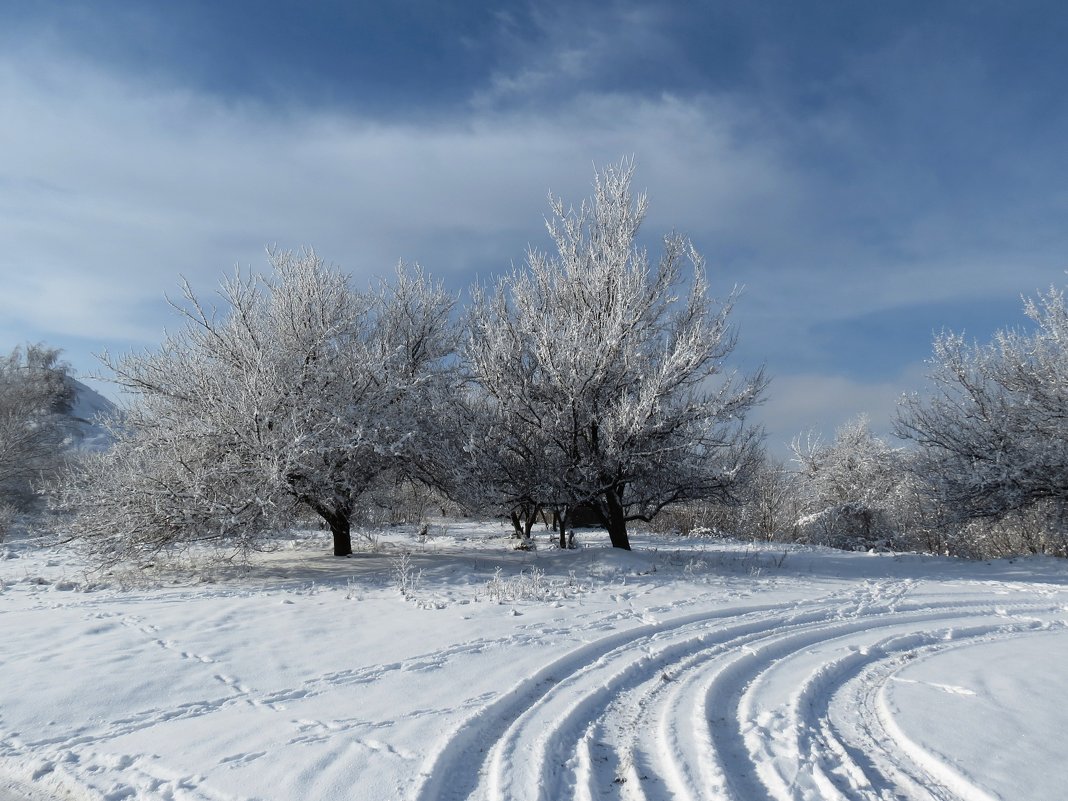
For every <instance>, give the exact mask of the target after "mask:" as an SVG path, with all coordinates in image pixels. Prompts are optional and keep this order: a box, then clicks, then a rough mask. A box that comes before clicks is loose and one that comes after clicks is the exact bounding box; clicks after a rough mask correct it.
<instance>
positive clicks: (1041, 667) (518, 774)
mask: <svg viewBox="0 0 1068 801" xmlns="http://www.w3.org/2000/svg"><path fill="white" fill-rule="evenodd" d="M416 530H417V529H416V528H415V527H413V528H412V529H410V530H409V529H403V528H398V529H392V530H388V531H385V532H380V533H378V534H376V539H375V542H374V543H373V544H372V543H371V542H366V543H364V545H363V548H362V550H361V551H360V552H359V553H357V554H355V555H354V556H353V558H351V559H337V558H335V557H332V556H330V555H329V550H330V542H329V536H328V535H326V534H321V533H319V532H302V533H299V534H294V535H293V536H292V538H291V539H287V540H283V541H279V542H278V543H277V545H278V547H277V549H276V550H274V551H272V552H270V553H264V554H259V555H257V556H256V557H255V558H254V559H253V560H252V564H251V565H250V566H248V567H242V566H239V565H216V566H213V567H212V566H208V567H205V568H204V572H205V578H204V579H201V580H197V579H192V578H189V577H184V578H174V577H173V576H174V574H172V573H159V572H157V571H155V570H153V569H145V570H141V571H133V570H129V571H126V572H123V571H118V572H115V573H113V574H111V575H107V576H101V575H96V574H92V573H90V572H87V571H86V570H85V567H84V565H83V564H82V562H81V560H80V557H79V555H78V554H77V553H76V552H75V551H74V550H71V549H70V548H57V547H44V546H42V545H41V544H40V543H37V542H34V541H32V540H30V539H18V540H14V541H8V542H7V543H4V544H0V676H2V677H3V680H2V681H0V801H8V799H9V798H19V799H29V801H37V799H47V798H72V799H105V800H106V801H119V799H126V798H138V799H142V798H143V799H168V800H170V801H179V800H181V799H212V800H213V801H216V800H218V799H235V800H237V799H295V798H315V799H341V798H345V799H351V798H355V799H376V801H377V799H394V798H395V799H422V800H424V801H429V799H460V798H469V797H474V798H479V799H563V798H579V799H583V798H584V799H599V798H645V799H647V800H648V801H662V800H663V799H674V798H685V799H705V798H708V799H712V798H736V799H766V798H771V799H776V800H778V799H833V798H850V799H853V798H858V799H883V798H889V797H895V798H897V797H903V798H932V797H933V798H939V799H947V798H961V799H986V798H1000V799H1012V798H1028V799H1053V798H1060V797H1063V787H1062V784H1063V783H1062V774H1063V771H1062V764H1063V762H1062V759H1061V756H1060V755H1059V754H1058V753H1056V750H1057V744H1058V742H1059V741H1060V739H1061V738H1062V736H1063V732H1065V731H1068V711H1066V709H1065V705H1064V704H1063V702H1062V700H1061V699H1063V697H1064V694H1065V691H1066V689H1068V676H1066V675H1065V674H1064V671H1063V670H1062V669H1058V666H1063V665H1064V664H1065V663H1066V660H1068V630H1066V622H1068V564H1066V563H1065V562H1063V561H1058V560H1053V559H1038V558H1036V559H1027V560H1013V561H1001V562H990V563H986V562H965V561H961V560H950V559H941V558H935V557H926V556H915V555H897V556H895V555H889V554H865V553H844V552H838V551H830V550H826V549H818V548H804V547H787V548H786V549H785V550H784V549H783V547H782V546H771V545H753V544H744V543H734V542H722V541H710V540H702V539H687V538H665V537H661V536H653V535H645V534H637V535H635V536H634V537H633V541H634V544H635V546H636V550H635V551H633V552H629V553H627V552H621V551H616V550H613V549H610V548H607V547H606V542H605V539H604V537H603V536H602V535H601V534H599V533H597V532H580V534H579V540H580V543H581V544H582V546H583V547H582V548H581V549H580V550H578V551H559V550H550V549H548V548H547V547H546V546H545V542H546V536H545V534H539V540H540V544H541V549H540V550H538V551H534V552H531V553H524V552H518V551H513V550H511V548H510V544H509V541H508V539H507V530H506V528H505V527H503V526H501V525H498V524H494V523H482V524H476V523H460V522H455V521H438V522H437V523H436V524H435V525H433V526H432V527H431V536H430V537H429V538H427V540H426V541H425V542H423V541H421V540H420V538H419V537H418V536H417V535H416V533H415V531H416ZM405 552H407V553H408V554H409V557H408V559H407V560H406V561H402V560H401V559H400V558H399V557H400V556H401V554H402V553H405ZM135 573H136V575H135ZM402 584H403V585H404V586H405V587H406V588H407V589H406V592H404V593H402V592H401V590H400V589H399V586H400V585H402Z"/></svg>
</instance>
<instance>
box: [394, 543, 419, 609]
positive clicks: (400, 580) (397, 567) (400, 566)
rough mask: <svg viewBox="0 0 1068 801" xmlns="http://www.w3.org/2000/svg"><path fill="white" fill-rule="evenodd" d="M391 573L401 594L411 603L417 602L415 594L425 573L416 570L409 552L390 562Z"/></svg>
mask: <svg viewBox="0 0 1068 801" xmlns="http://www.w3.org/2000/svg"><path fill="white" fill-rule="evenodd" d="M389 573H390V577H391V578H392V579H393V586H394V587H396V588H397V589H398V590H399V591H400V594H401V595H403V596H404V597H405V598H406V599H407V600H409V601H412V600H415V593H416V590H418V588H419V582H420V580H421V579H422V578H423V571H422V570H416V569H415V566H414V565H413V564H412V558H411V556H409V555H408V553H407V552H405V553H402V554H401V555H400V556H398V557H396V558H395V559H392V560H391V561H390V569H389Z"/></svg>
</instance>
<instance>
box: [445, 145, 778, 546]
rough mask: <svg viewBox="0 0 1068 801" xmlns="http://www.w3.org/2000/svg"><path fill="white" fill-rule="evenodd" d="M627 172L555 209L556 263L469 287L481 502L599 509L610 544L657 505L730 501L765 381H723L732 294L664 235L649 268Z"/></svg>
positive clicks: (538, 262) (533, 260)
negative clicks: (748, 419) (723, 294)
mask: <svg viewBox="0 0 1068 801" xmlns="http://www.w3.org/2000/svg"><path fill="white" fill-rule="evenodd" d="M632 172H633V167H632V166H631V165H630V164H627V163H624V164H622V165H621V166H620V167H619V168H618V169H608V170H605V171H604V172H602V173H600V174H599V175H598V176H597V178H596V182H595V195H594V198H593V201H592V203H583V205H582V207H581V208H580V209H578V210H573V209H571V210H565V209H564V206H563V203H562V202H561V201H559V200H555V199H553V200H552V201H551V207H552V213H553V219H552V221H551V222H549V224H548V227H549V232H550V234H551V236H552V239H553V242H554V243H555V246H556V251H557V252H556V254H555V255H552V256H550V255H546V254H543V253H538V252H534V251H531V252H529V253H528V257H527V266H526V269H525V270H518V271H516V272H514V273H512V274H511V275H509V276H507V277H505V278H503V279H502V280H500V281H499V282H498V284H497V286H496V287H495V288H494V289H493V290H491V291H476V293H475V297H474V300H473V304H472V308H471V312H470V321H469V324H470V335H469V339H468V341H467V346H466V350H465V356H466V359H467V363H468V365H469V368H470V370H471V372H472V375H473V377H474V379H475V381H476V382H477V385H478V387H479V393H478V394H477V395H476V397H475V398H474V404H475V406H476V407H477V409H478V411H479V414H480V416H481V420H482V423H481V425H480V426H479V430H480V431H481V432H482V433H481V435H480V436H481V437H482V438H483V441H485V442H487V443H489V444H488V446H487V447H480V448H478V449H477V452H478V453H480V454H483V455H485V456H487V457H488V461H486V460H485V459H482V460H480V459H478V458H475V459H474V460H473V461H474V462H475V464H476V469H480V471H481V478H482V481H483V484H482V486H483V487H484V488H485V491H486V493H488V494H491V495H495V497H496V500H497V501H498V502H500V503H502V504H503V505H506V506H508V505H511V506H512V507H513V508H524V509H526V510H527V511H530V510H531V509H537V508H543V509H552V510H554V511H556V512H557V513H558V514H562V515H563V516H565V517H566V513H567V511H568V510H569V509H574V508H575V507H577V506H579V505H584V506H589V507H590V508H592V510H593V511H594V513H595V514H596V516H597V517H598V518H599V519H600V521H601V523H602V524H603V525H604V527H605V528H606V529H607V530H608V532H609V535H610V537H611V540H612V544H613V545H615V546H616V547H620V548H628V547H629V541H628V537H627V523H628V522H630V521H633V520H646V521H647V520H650V519H651V518H652V517H653V516H654V515H656V514H657V513H658V512H659V511H660V510H661V509H662V508H664V507H665V506H667V505H669V504H672V503H678V502H684V501H689V500H694V499H701V498H719V499H723V500H729V499H730V498H731V497H732V496H733V493H734V490H735V488H736V487H737V486H738V485H739V484H740V483H741V482H743V481H744V480H745V478H746V477H747V475H748V473H749V472H750V470H751V469H752V467H753V465H754V460H755V457H756V455H757V453H758V439H759V437H758V434H757V433H756V432H755V431H754V430H753V429H752V428H749V427H746V426H745V425H744V422H743V420H744V416H745V414H746V412H747V411H748V410H749V409H750V408H751V407H752V406H753V405H754V404H755V403H756V402H757V401H758V398H759V395H760V392H761V390H762V389H763V387H764V384H765V381H764V378H763V375H762V374H759V373H758V374H757V375H755V376H753V377H751V378H749V379H737V378H736V377H735V376H733V375H726V376H724V375H722V374H721V373H722V364H723V360H724V358H725V357H726V356H727V355H728V354H729V353H730V352H731V350H732V349H733V347H734V344H735V339H734V335H733V333H732V331H731V330H730V327H729V326H728V322H727V318H728V315H729V312H730V309H731V304H732V301H733V296H732V297H731V298H728V300H727V301H726V302H724V303H717V302H716V301H715V300H714V299H713V298H711V297H710V296H709V294H708V288H707V285H706V283H705V277H704V270H703V262H702V259H701V257H700V255H699V254H698V253H697V252H696V250H695V249H694V248H693V246H692V245H691V244H690V243H689V242H688V241H687V240H686V239H684V238H683V237H681V236H678V235H675V234H672V235H670V236H668V237H666V238H665V240H664V251H663V254H662V256H661V257H660V259H659V260H658V261H657V262H656V263H655V265H654V264H650V262H649V258H648V256H647V254H646V252H645V251H644V250H642V249H641V248H639V247H638V246H637V244H636V236H637V233H638V228H639V226H640V225H641V222H642V219H643V218H644V217H645V212H646V199H645V196H644V195H639V196H638V197H636V198H635V197H633V196H632V195H631V191H630V182H631V176H632Z"/></svg>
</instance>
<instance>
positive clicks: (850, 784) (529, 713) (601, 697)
mask: <svg viewBox="0 0 1068 801" xmlns="http://www.w3.org/2000/svg"><path fill="white" fill-rule="evenodd" d="M911 589H912V587H911V584H910V583H909V582H882V583H871V584H870V585H869V586H868V587H867V588H865V589H863V590H861V591H854V592H851V593H848V594H843V595H840V596H837V597H834V596H831V597H826V598H822V599H817V600H815V601H812V602H808V603H802V604H797V605H795V606H793V607H786V608H784V607H781V606H753V607H747V608H743V609H734V610H729V611H727V610H719V611H715V612H705V613H694V614H690V615H686V616H682V617H679V618H675V619H673V620H667V621H662V622H659V623H651V624H646V625H642V626H637V627H635V628H632V629H629V630H627V631H622V632H617V633H615V634H613V635H610V636H608V637H605V638H602V639H600V640H597V641H595V642H591V643H588V644H587V645H585V646H582V647H580V648H578V649H576V650H574V651H572V652H570V653H568V654H565V655H563V656H561V657H560V658H558V659H556V660H554V661H553V662H551V663H550V664H548V665H546V666H545V667H544V668H542V669H541V670H539V671H538V672H537V673H535V674H534V675H533V676H531V677H530V678H529V679H527V680H525V681H523V682H520V683H519V684H517V685H516V686H515V687H514V688H513V689H512V690H511V691H510V692H509V693H507V694H506V695H504V696H502V697H500V698H498V699H497V700H496V701H495V702H493V703H491V704H488V705H486V706H485V707H483V708H482V709H480V710H479V711H478V713H476V714H475V716H474V717H472V718H470V719H469V720H468V721H467V722H466V723H465V724H463V725H462V726H461V727H460V728H459V729H458V730H457V731H456V732H455V733H454V734H453V735H452V736H451V737H450V738H449V739H448V740H447V741H445V742H444V743H443V744H442V746H441V747H440V748H439V750H438V751H437V753H435V754H434V755H433V756H432V757H431V758H430V759H429V760H428V762H427V767H426V769H425V771H424V773H423V774H422V777H421V778H422V782H421V785H420V786H419V787H418V788H417V789H416V791H415V794H414V798H415V799H417V801H430V799H467V798H478V799H494V801H496V800H497V799H501V800H502V801H503V799H508V800H509V801H511V800H512V799H515V800H516V801H521V800H523V799H538V800H539V801H540V800H541V799H557V798H578V799H591V801H592V799H598V798H626V799H643V798H649V799H650V800H652V799H661V798H667V797H672V798H680V799H694V801H696V800H697V799H706V798H716V799H719V798H730V799H737V800H738V801H750V800H752V801H756V800H757V799H768V798H774V799H793V800H803V801H813V800H815V799H834V798H841V799H848V798H860V799H878V800H879V801H882V800H883V799H890V798H894V799H897V798H902V797H904V798H946V799H949V798H954V799H956V798H963V799H977V800H978V799H981V798H982V797H983V796H982V794H981V791H980V790H978V788H975V791H974V792H971V791H969V790H968V789H967V787H966V786H965V783H963V782H961V781H958V782H955V783H953V784H952V788H949V787H947V786H946V784H945V783H944V782H941V781H939V780H938V779H937V777H936V776H934V775H933V773H937V770H934V771H932V770H931V767H930V765H929V764H928V765H927V767H924V766H922V765H919V764H917V759H915V758H913V756H909V755H908V754H906V753H904V751H905V750H906V749H905V747H904V746H903V744H901V743H900V741H899V740H898V739H896V738H895V736H894V734H893V732H890V733H887V731H886V728H885V726H884V725H883V724H880V723H879V720H880V719H879V714H880V713H879V711H878V709H877V708H876V707H877V706H878V704H877V698H876V696H874V695H872V696H871V699H870V700H869V702H868V705H867V707H861V710H862V712H861V714H862V715H863V716H864V721H865V725H867V726H868V727H869V729H870V733H869V734H868V735H867V736H866V737H862V738H860V739H859V740H858V739H857V738H856V737H854V738H853V739H852V740H850V739H849V738H848V737H846V736H844V735H843V734H842V733H841V732H840V731H839V730H838V729H837V728H836V727H835V726H834V725H833V724H832V722H831V720H830V715H829V707H830V704H831V702H832V701H833V700H834V699H836V698H837V696H838V694H839V693H840V692H841V691H842V690H843V687H846V686H850V687H854V686H855V687H860V688H861V689H863V688H866V687H869V686H870V684H869V683H866V682H871V681H882V680H883V679H881V678H879V677H880V676H881V675H882V674H881V673H880V672H879V670H877V668H879V667H880V666H886V665H888V664H891V665H892V664H896V663H897V662H900V661H901V660H902V659H903V656H904V655H907V654H913V653H915V652H917V651H921V650H925V651H926V650H932V651H933V650H936V649H938V650H941V649H945V648H951V647H955V646H956V645H957V644H958V643H960V642H963V641H966V640H970V641H974V640H975V639H976V638H986V639H993V638H1001V637H1008V636H1016V635H1018V634H1019V633H1021V632H1025V631H1028V630H1032V629H1034V628H1036V627H1042V626H1043V625H1049V624H1048V623H1047V624H1043V623H1041V622H1039V621H1036V620H1034V619H1029V620H1021V619H1018V618H1015V619H1014V618H1013V616H1012V615H1013V614H1014V613H1016V614H1020V613H1047V614H1050V615H1053V616H1057V615H1060V616H1061V617H1063V609H1062V608H1061V607H1059V606H1055V605H1052V606H1051V605H1045V604H1042V603H1032V602H1026V601H1023V602H1006V601H1004V600H999V601H998V602H997V603H994V602H991V600H990V598H989V596H986V597H983V596H977V597H971V598H957V599H946V598H944V597H932V598H928V599H924V598H916V597H912V596H910V595H909V593H910V590H911ZM1056 624H1057V625H1062V624H1063V623H1062V621H1060V620H1058V621H1057V623H1056ZM887 675H889V674H887ZM866 676H867V677H870V678H868V679H864V678H858V677H866ZM858 682H859V684H858ZM867 751H875V752H885V753H886V754H889V756H880V757H878V758H870V757H867V756H865V754H866V752H867ZM914 756H915V755H914ZM918 761H919V762H924V761H925V759H924V758H920V759H919V760H918ZM926 762H928V763H929V762H930V759H927V760H926Z"/></svg>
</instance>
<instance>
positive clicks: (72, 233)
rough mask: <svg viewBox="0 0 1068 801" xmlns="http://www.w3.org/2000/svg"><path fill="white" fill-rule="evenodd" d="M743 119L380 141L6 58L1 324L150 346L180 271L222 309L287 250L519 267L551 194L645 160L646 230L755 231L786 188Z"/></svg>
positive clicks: (365, 262) (425, 130) (347, 258)
mask: <svg viewBox="0 0 1068 801" xmlns="http://www.w3.org/2000/svg"><path fill="white" fill-rule="evenodd" d="M733 114H734V111H733V110H732V109H731V108H730V107H729V106H725V105H716V104H713V103H710V102H690V103H687V102H682V101H680V100H677V99H673V98H662V99H660V100H656V101H648V102H635V101H633V100H632V99H628V98H623V97H590V98H583V99H581V100H579V101H576V102H575V103H574V104H573V105H572V106H570V107H569V108H568V109H566V113H562V114H558V115H552V116H543V115H539V114H537V113H535V112H533V111H515V112H511V113H490V112H484V113H481V114H479V115H474V116H471V117H468V118H466V119H463V120H459V121H452V122H441V123H438V124H434V125H427V126H419V125H414V124H383V123H375V122H371V121H365V120H361V119H360V118H358V117H356V116H353V115H344V114H338V113H325V112H311V111H304V112H302V111H297V110H292V109H290V110H284V109H269V108H264V107H261V106H255V105H241V104H236V105H228V104H226V103H223V102H221V101H219V100H217V99H212V98H207V97H203V96H197V95H195V94H191V93H189V92H185V91H180V90H176V89H173V88H161V87H156V86H152V85H149V84H145V83H141V82H139V81H137V80H136V79H133V78H129V77H126V78H123V77H118V76H115V75H110V74H106V73H103V72H100V71H97V70H94V69H93V68H91V67H89V66H87V65H85V64H79V63H69V62H63V61H55V62H53V63H47V64H46V63H44V62H43V61H42V60H40V59H38V60H36V61H32V60H27V57H26V54H20V55H19V57H9V58H6V59H2V60H0V117H2V118H3V119H4V120H5V125H4V127H3V128H2V129H0V131H2V132H0V148H2V150H3V152H4V154H5V160H4V165H5V166H4V167H3V168H2V173H0V211H2V213H0V239H2V240H3V241H5V242H7V243H9V244H8V247H7V248H6V249H5V251H4V253H3V254H0V273H2V278H3V285H4V287H5V290H4V294H3V297H2V299H0V314H2V315H4V316H5V317H6V318H7V319H8V320H9V321H11V320H14V321H16V322H17V323H20V324H23V325H25V326H27V327H30V328H33V329H35V330H40V331H43V332H45V335H47V337H48V338H49V339H51V338H52V335H53V334H54V335H55V336H56V338H62V337H63V336H65V335H79V336H91V337H95V338H103V339H107V338H119V339H135V340H136V339H141V340H145V341H151V340H152V339H153V338H154V336H153V329H157V330H158V327H161V326H160V321H159V320H158V319H153V318H155V317H156V315H157V312H156V311H153V312H152V313H151V314H146V309H149V308H151V309H154V310H158V300H159V298H160V297H161V295H162V293H163V292H164V291H167V290H171V289H173V288H174V286H175V283H176V281H177V277H178V275H179V274H180V273H181V274H184V275H186V276H187V277H189V279H190V280H191V282H192V283H193V284H194V286H195V287H197V288H198V289H200V290H201V291H209V290H211V289H212V288H213V287H214V286H215V284H216V283H217V279H218V277H219V276H220V275H221V274H223V273H225V272H227V271H229V270H230V269H232V267H233V265H234V264H237V263H241V264H249V263H251V264H252V265H253V266H254V267H260V266H261V265H262V263H263V259H262V248H263V246H264V245H266V244H268V243H274V242H277V243H279V244H280V245H282V246H285V247H298V246H301V245H303V244H311V245H314V246H315V247H316V248H317V249H318V250H319V251H320V252H321V253H322V254H323V255H324V256H325V257H326V258H328V259H330V260H331V261H335V262H337V263H340V264H341V265H342V266H343V267H345V268H346V269H349V270H351V271H352V272H354V273H355V274H357V275H362V276H369V275H372V274H381V273H384V272H387V271H388V270H390V269H391V268H392V265H393V264H394V263H395V262H396V261H397V260H398V259H401V258H405V259H414V258H418V259H420V260H422V261H423V262H424V263H425V265H426V266H427V267H428V268H429V269H430V270H431V271H432V272H449V271H454V272H459V273H463V272H464V271H465V270H470V269H471V264H470V263H469V262H479V261H481V262H482V263H485V262H486V261H487V260H491V261H492V262H493V263H495V264H496V265H497V266H498V267H499V268H501V269H504V268H506V267H507V266H508V264H509V262H510V260H513V259H514V260H516V261H519V260H521V259H522V257H523V249H524V247H525V245H526V243H527V242H528V241H531V240H534V241H542V238H543V232H542V227H541V219H542V216H543V214H544V213H545V210H546V208H547V206H546V202H545V195H546V192H547V191H548V190H549V189H550V188H551V189H552V190H553V191H554V192H555V193H557V194H559V195H562V196H563V197H565V198H566V199H569V200H576V201H577V200H578V199H580V198H581V197H584V196H585V195H587V194H588V191H589V184H590V180H591V178H592V174H593V169H594V165H595V163H596V164H603V163H606V162H611V161H616V160H618V159H619V158H620V157H621V156H623V155H629V154H631V153H636V154H637V155H638V157H639V171H640V172H639V181H640V182H643V183H645V180H644V179H645V178H646V177H648V182H647V183H648V187H649V190H650V194H651V197H652V200H653V215H654V216H653V217H652V218H651V219H650V222H649V230H650V231H664V230H665V229H667V228H669V227H671V226H672V225H677V226H679V227H681V228H683V229H687V228H692V229H696V230H694V231H693V233H694V234H695V235H700V234H701V233H702V232H709V231H714V230H716V229H717V228H723V227H726V228H730V227H732V226H734V225H743V224H744V221H745V218H744V215H745V213H746V209H747V208H751V207H753V206H755V205H759V204H761V203H764V202H766V201H767V200H768V199H769V198H770V196H771V193H773V192H778V191H780V189H781V188H782V187H783V186H784V185H786V184H787V183H788V181H787V179H786V178H785V176H784V175H783V174H782V168H781V165H778V164H776V161H775V158H774V154H773V152H771V151H770V150H768V149H764V148H762V146H761V145H760V144H759V143H756V142H742V141H739V140H737V139H736V138H734V137H733V136H732V132H731V124H732V117H733ZM662 220H663V221H664V222H663V223H661V221H662ZM440 254H445V256H446V258H447V260H448V263H445V264H440V263H436V260H437V257H438V256H439V255H440ZM146 317H147V318H148V319H146ZM9 325H10V322H9Z"/></svg>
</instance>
